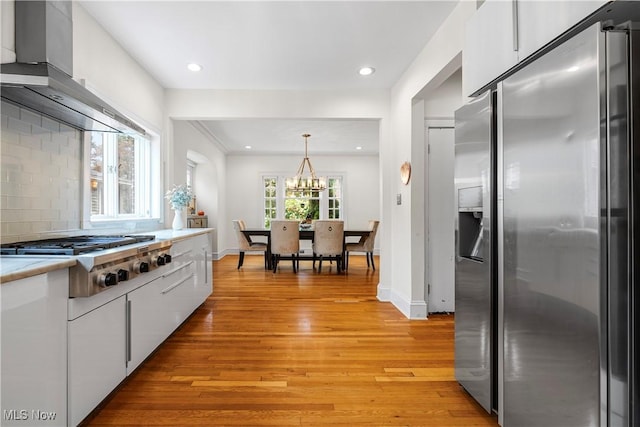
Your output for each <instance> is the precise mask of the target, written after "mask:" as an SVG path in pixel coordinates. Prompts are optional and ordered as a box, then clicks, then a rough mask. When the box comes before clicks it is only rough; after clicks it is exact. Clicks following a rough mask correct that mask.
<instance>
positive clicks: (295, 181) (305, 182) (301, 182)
mask: <svg viewBox="0 0 640 427" xmlns="http://www.w3.org/2000/svg"><path fill="white" fill-rule="evenodd" d="M310 136H311V135H309V134H308V133H305V134H304V135H302V137H303V138H304V159H302V163H300V167H299V168H298V171H297V172H296V175H295V176H294V177H291V178H287V179H286V181H285V184H286V186H287V190H292V191H304V190H312V191H322V190H325V189H326V188H327V179H326V178H325V177H319V178H318V177H316V172H315V171H314V170H313V166H311V161H309V156H308V155H307V138H309V137H310ZM305 165H308V166H309V173H310V175H308V176H303V174H304V167H305Z"/></svg>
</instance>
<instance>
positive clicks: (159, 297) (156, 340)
mask: <svg viewBox="0 0 640 427" xmlns="http://www.w3.org/2000/svg"><path fill="white" fill-rule="evenodd" d="M170 266H171V269H170V270H167V272H166V273H164V274H163V275H162V276H161V277H160V278H158V279H156V280H154V281H153V282H151V283H149V284H147V285H145V286H142V287H141V288H138V289H136V290H135V291H133V292H129V293H128V294H127V313H128V316H127V319H128V327H127V330H128V331H129V334H128V344H127V348H128V351H127V353H128V357H127V361H128V363H127V374H130V373H131V372H133V370H134V369H136V368H137V367H138V365H140V363H142V361H143V360H144V359H145V358H146V357H147V356H148V355H149V354H151V352H152V351H153V350H155V348H156V347H157V346H158V345H160V344H161V343H162V342H163V341H164V340H165V339H166V338H167V337H168V336H169V335H171V333H172V332H173V331H174V330H175V329H176V328H177V327H178V326H179V325H180V324H181V323H182V322H183V321H184V320H185V319H186V318H187V317H188V316H189V314H191V312H192V311H193V309H191V307H190V306H191V304H190V302H191V295H192V293H193V292H192V289H193V278H194V271H193V270H194V268H193V263H192V262H190V263H186V264H182V265H175V264H174V263H173V262H172V263H171V264H170Z"/></svg>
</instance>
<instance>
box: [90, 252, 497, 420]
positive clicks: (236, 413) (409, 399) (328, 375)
mask: <svg viewBox="0 0 640 427" xmlns="http://www.w3.org/2000/svg"><path fill="white" fill-rule="evenodd" d="M378 261H379V260H378V259H377V258H376V262H378ZM237 262H238V258H237V256H227V257H225V258H224V259H223V260H221V261H215V262H214V264H213V269H214V275H213V280H214V291H213V294H212V295H211V297H209V299H208V300H207V301H206V302H205V303H204V304H203V305H202V306H201V307H199V308H198V309H197V310H196V312H195V313H194V314H193V316H191V317H190V318H189V319H188V320H187V321H186V322H185V323H184V324H183V325H182V326H181V327H180V328H179V329H178V330H177V331H176V332H175V333H174V334H173V335H172V336H171V337H169V339H168V340H167V341H166V342H165V343H164V344H162V345H161V346H160V347H159V349H158V350H157V351H156V352H155V353H154V354H152V355H151V356H150V358H149V359H148V360H147V361H146V362H145V363H144V364H143V365H141V366H140V368H139V369H138V370H137V371H136V372H134V373H133V374H132V375H131V376H130V377H129V378H128V380H126V381H125V383H124V384H123V385H122V386H121V387H120V388H119V389H118V390H117V391H116V392H115V393H114V394H113V395H112V396H111V397H110V398H109V399H108V400H107V401H106V402H105V404H104V405H103V406H102V409H101V410H100V411H99V412H98V413H97V414H95V416H94V417H93V418H91V419H89V420H88V424H87V425H92V426H102V425H116V426H133V425H164V426H167V425H170V426H194V425H197V426H216V425H226V426H336V425H350V426H380V425H402V426H438V427H444V426H477V425H481V426H497V422H496V418H495V416H490V415H488V414H487V413H486V412H485V411H484V410H483V409H482V408H481V407H480V406H479V405H478V404H476V403H475V401H474V400H473V399H472V398H471V397H469V395H467V394H466V392H465V391H464V390H463V389H462V388H461V387H460V386H459V385H458V383H457V382H456V381H455V380H454V377H453V316H452V315H433V316H430V317H429V319H428V320H407V319H406V318H405V317H404V316H403V315H402V314H401V313H400V312H398V311H397V310H396V308H394V306H393V305H392V304H390V303H385V302H379V301H378V300H377V299H376V286H377V284H378V281H379V279H378V271H376V272H373V270H371V269H367V266H366V263H365V257H364V256H352V257H351V260H350V265H349V272H348V274H336V266H335V263H334V264H333V265H331V264H329V263H328V262H325V263H323V271H322V273H320V274H318V273H317V272H314V270H313V269H312V267H311V262H304V261H303V262H301V263H300V271H299V273H298V274H294V273H293V271H292V269H291V263H290V262H286V261H284V262H281V264H280V267H279V271H278V272H277V273H276V274H273V273H272V272H270V271H265V270H264V269H263V260H262V257H260V256H247V257H245V263H244V266H243V267H242V269H241V270H236V265H237Z"/></svg>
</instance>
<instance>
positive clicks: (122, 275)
mask: <svg viewBox="0 0 640 427" xmlns="http://www.w3.org/2000/svg"><path fill="white" fill-rule="evenodd" d="M125 280H129V270H125V269H124V268H121V269H120V270H118V282H124V281H125Z"/></svg>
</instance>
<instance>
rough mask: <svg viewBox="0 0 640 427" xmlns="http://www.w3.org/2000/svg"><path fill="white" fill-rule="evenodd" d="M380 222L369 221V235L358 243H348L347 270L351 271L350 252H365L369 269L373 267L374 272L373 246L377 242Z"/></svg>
mask: <svg viewBox="0 0 640 427" xmlns="http://www.w3.org/2000/svg"><path fill="white" fill-rule="evenodd" d="M379 224H380V221H377V220H371V221H369V235H367V236H362V237H361V238H360V241H359V242H358V243H347V244H346V245H345V258H346V262H345V270H348V269H349V253H350V252H364V253H365V254H366V256H367V268H369V266H371V267H372V268H373V269H374V270H375V269H376V264H375V262H374V261H373V244H374V243H375V240H376V233H377V232H378V225H379Z"/></svg>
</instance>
